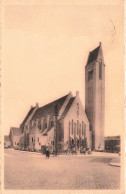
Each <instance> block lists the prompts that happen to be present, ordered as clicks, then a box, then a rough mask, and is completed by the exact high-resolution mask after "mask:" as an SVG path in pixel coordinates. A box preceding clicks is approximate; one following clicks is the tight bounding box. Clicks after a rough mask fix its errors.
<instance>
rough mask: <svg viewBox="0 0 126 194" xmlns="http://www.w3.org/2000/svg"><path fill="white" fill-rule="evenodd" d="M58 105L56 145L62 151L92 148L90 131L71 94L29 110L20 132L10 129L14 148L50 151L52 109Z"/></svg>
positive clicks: (82, 109) (52, 132)
mask: <svg viewBox="0 0 126 194" xmlns="http://www.w3.org/2000/svg"><path fill="white" fill-rule="evenodd" d="M55 104H57V107H58V110H59V116H58V143H59V145H60V149H61V150H65V149H72V148H76V149H80V148H81V147H85V148H87V147H88V148H91V146H92V145H91V131H90V130H89V121H88V119H87V116H86V114H85V111H84V108H83V106H82V103H81V100H80V98H79V92H78V91H77V92H76V96H75V97H73V95H72V93H71V92H70V93H69V94H68V95H66V96H63V97H61V98H60V99H57V100H55V101H53V102H51V103H49V104H47V105H45V106H43V107H40V108H39V106H38V104H36V106H35V107H31V109H30V110H29V112H28V114H27V115H26V117H25V119H24V121H23V122H22V124H21V125H20V128H11V130H10V137H11V142H12V145H13V147H14V148H17V147H18V148H25V149H29V150H41V148H42V146H48V147H50V148H52V149H53V145H54V127H55V117H54V106H55Z"/></svg>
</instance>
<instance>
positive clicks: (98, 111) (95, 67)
mask: <svg viewBox="0 0 126 194" xmlns="http://www.w3.org/2000/svg"><path fill="white" fill-rule="evenodd" d="M85 111H86V114H87V117H88V119H89V122H90V130H91V132H92V150H99V151H103V150H104V113H105V64H104V58H103V52H102V45H101V42H100V44H99V46H98V47H97V48H95V49H94V50H93V51H91V52H89V56H88V60H87V64H86V66H85Z"/></svg>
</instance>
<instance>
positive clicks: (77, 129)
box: [77, 121, 79, 135]
mask: <svg viewBox="0 0 126 194" xmlns="http://www.w3.org/2000/svg"><path fill="white" fill-rule="evenodd" d="M78 134H79V121H77V135H78Z"/></svg>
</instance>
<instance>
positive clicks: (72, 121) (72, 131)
mask: <svg viewBox="0 0 126 194" xmlns="http://www.w3.org/2000/svg"><path fill="white" fill-rule="evenodd" d="M72 134H73V120H72Z"/></svg>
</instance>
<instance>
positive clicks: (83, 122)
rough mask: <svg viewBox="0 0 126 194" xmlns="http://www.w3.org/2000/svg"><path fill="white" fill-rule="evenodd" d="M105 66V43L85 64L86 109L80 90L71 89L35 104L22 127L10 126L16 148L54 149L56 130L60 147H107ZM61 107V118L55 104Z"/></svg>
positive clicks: (91, 54)
mask: <svg viewBox="0 0 126 194" xmlns="http://www.w3.org/2000/svg"><path fill="white" fill-rule="evenodd" d="M104 68H105V65H104V60H103V53H102V48H101V44H100V45H99V46H98V47H97V48H96V49H95V50H93V51H92V52H90V54H89V57H88V61H87V64H86V67H85V94H86V96H85V110H84V108H83V106H82V102H81V100H80V97H79V92H78V91H77V92H76V96H73V95H72V93H71V92H70V93H69V94H67V95H66V96H63V97H61V98H59V99H57V100H55V101H53V102H51V103H49V104H47V105H45V106H43V107H39V106H38V104H36V106H34V107H31V108H30V110H29V112H28V114H27V115H26V117H25V118H24V120H23V122H22V123H21V124H20V127H19V128H13V127H12V128H11V129H10V139H11V144H12V147H14V148H15V149H26V150H33V151H35V150H41V149H42V147H44V146H46V147H49V148H50V149H51V150H54V149H55V147H54V144H55V129H57V144H58V145H57V146H58V149H59V150H67V149H75V150H80V149H82V148H85V149H86V148H89V149H92V150H98V151H103V150H104V82H105V71H104ZM55 105H57V107H58V115H57V121H56V119H55V116H54V107H55Z"/></svg>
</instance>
